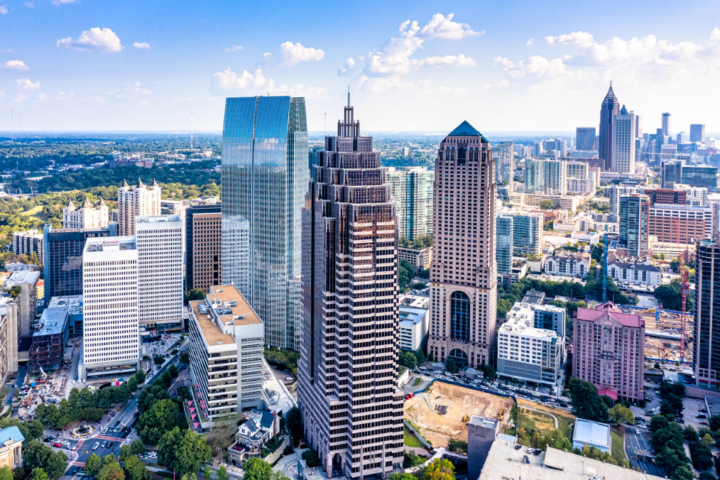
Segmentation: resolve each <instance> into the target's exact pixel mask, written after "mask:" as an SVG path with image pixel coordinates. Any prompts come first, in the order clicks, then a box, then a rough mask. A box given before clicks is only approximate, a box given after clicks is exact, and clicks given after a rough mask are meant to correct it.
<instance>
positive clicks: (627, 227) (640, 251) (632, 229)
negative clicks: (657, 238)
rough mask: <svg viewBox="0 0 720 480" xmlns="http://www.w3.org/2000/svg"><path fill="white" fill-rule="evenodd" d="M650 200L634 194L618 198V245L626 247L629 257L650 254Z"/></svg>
mask: <svg viewBox="0 0 720 480" xmlns="http://www.w3.org/2000/svg"><path fill="white" fill-rule="evenodd" d="M649 216H650V198H649V197H648V196H647V195H640V194H637V193H634V194H632V195H628V196H623V197H620V214H619V218H620V221H619V223H620V238H619V243H620V244H621V245H624V246H626V247H627V250H628V255H629V256H631V257H644V256H646V255H649V254H650V239H649V238H648V237H649V235H652V233H651V230H650V219H649Z"/></svg>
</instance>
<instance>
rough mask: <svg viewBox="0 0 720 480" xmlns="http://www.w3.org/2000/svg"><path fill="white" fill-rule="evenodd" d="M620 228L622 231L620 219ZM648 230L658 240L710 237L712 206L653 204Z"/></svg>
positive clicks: (673, 241)
mask: <svg viewBox="0 0 720 480" xmlns="http://www.w3.org/2000/svg"><path fill="white" fill-rule="evenodd" d="M620 228H621V231H622V219H621V221H620ZM648 230H649V233H650V235H655V236H656V237H657V241H658V242H669V243H690V240H691V239H692V240H695V241H699V240H702V239H706V238H707V239H710V238H712V235H713V223H712V208H711V207H692V206H687V205H661V204H655V205H654V206H652V207H650V209H649V214H648ZM631 256H636V255H631Z"/></svg>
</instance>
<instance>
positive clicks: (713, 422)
mask: <svg viewBox="0 0 720 480" xmlns="http://www.w3.org/2000/svg"><path fill="white" fill-rule="evenodd" d="M708 424H710V430H720V415H713V416H712V417H710V418H708Z"/></svg>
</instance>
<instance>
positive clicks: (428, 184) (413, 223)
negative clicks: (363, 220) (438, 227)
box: [387, 167, 435, 241]
mask: <svg viewBox="0 0 720 480" xmlns="http://www.w3.org/2000/svg"><path fill="white" fill-rule="evenodd" d="M387 181H388V183H390V185H391V186H392V196H393V198H394V199H395V201H396V202H397V212H398V229H399V235H400V236H401V237H407V238H408V239H409V240H410V241H414V240H415V239H416V238H417V237H418V236H420V235H432V213H433V182H434V181H435V172H433V171H432V170H428V169H427V168H426V167H408V168H405V169H403V170H395V169H394V168H389V169H388V172H387Z"/></svg>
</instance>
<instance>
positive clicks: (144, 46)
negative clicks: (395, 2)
mask: <svg viewBox="0 0 720 480" xmlns="http://www.w3.org/2000/svg"><path fill="white" fill-rule="evenodd" d="M133 47H135V48H139V49H141V50H150V44H149V43H147V42H135V43H133Z"/></svg>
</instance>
